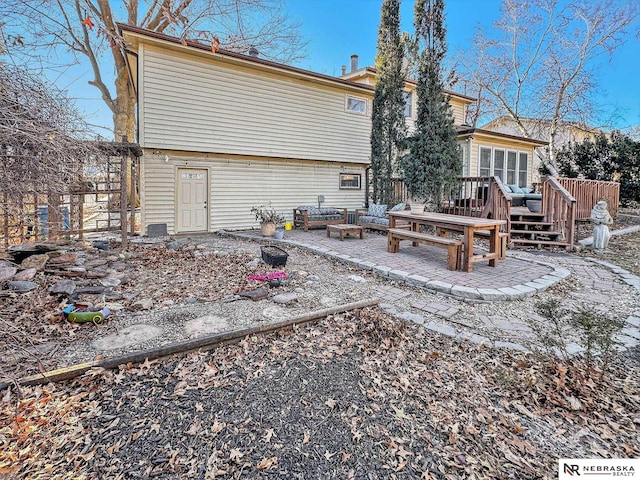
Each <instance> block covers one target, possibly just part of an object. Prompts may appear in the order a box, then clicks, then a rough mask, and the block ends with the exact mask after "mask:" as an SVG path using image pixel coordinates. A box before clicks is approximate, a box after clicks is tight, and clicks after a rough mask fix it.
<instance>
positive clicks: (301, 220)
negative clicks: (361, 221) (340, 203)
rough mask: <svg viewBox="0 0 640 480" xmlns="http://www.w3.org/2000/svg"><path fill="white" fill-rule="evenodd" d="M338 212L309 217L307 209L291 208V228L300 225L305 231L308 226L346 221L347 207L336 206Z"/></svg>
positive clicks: (313, 226)
mask: <svg viewBox="0 0 640 480" xmlns="http://www.w3.org/2000/svg"><path fill="white" fill-rule="evenodd" d="M335 210H336V211H337V212H338V213H336V214H333V215H314V216H312V217H311V218H309V211H308V210H300V209H299V208H294V209H293V228H298V227H302V228H303V229H304V231H305V232H307V231H308V230H309V229H310V228H316V227H326V226H327V225H337V224H340V223H347V209H346V208H336V209H335ZM322 217H326V218H322Z"/></svg>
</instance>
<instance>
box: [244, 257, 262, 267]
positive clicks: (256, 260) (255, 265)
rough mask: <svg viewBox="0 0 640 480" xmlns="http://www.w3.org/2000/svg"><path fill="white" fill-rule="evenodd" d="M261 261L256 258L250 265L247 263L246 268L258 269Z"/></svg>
mask: <svg viewBox="0 0 640 480" xmlns="http://www.w3.org/2000/svg"><path fill="white" fill-rule="evenodd" d="M260 262H261V260H260V259H259V258H254V259H253V260H251V261H250V262H249V263H247V264H246V265H245V266H246V267H247V268H251V269H254V268H258V265H260Z"/></svg>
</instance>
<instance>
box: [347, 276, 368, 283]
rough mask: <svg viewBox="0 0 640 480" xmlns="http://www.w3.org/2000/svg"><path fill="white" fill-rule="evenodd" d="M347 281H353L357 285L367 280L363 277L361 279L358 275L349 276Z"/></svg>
mask: <svg viewBox="0 0 640 480" xmlns="http://www.w3.org/2000/svg"><path fill="white" fill-rule="evenodd" d="M349 280H353V281H354V282H358V283H366V282H367V280H366V279H365V278H364V277H361V276H360V275H349Z"/></svg>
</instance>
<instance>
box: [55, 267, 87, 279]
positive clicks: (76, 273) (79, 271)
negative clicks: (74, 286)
mask: <svg viewBox="0 0 640 480" xmlns="http://www.w3.org/2000/svg"><path fill="white" fill-rule="evenodd" d="M60 274H61V275H64V276H65V277H84V276H85V275H86V274H87V269H86V268H84V267H66V268H65V269H64V271H63V272H60Z"/></svg>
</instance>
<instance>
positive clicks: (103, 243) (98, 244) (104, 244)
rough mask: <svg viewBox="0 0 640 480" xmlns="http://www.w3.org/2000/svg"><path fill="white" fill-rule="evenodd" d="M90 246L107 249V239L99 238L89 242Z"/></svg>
mask: <svg viewBox="0 0 640 480" xmlns="http://www.w3.org/2000/svg"><path fill="white" fill-rule="evenodd" d="M91 246H92V247H93V248H97V249H98V250H109V241H108V240H104V241H103V240H99V241H96V242H93V243H92V244H91Z"/></svg>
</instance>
